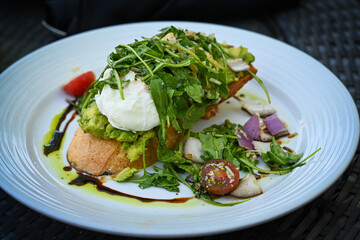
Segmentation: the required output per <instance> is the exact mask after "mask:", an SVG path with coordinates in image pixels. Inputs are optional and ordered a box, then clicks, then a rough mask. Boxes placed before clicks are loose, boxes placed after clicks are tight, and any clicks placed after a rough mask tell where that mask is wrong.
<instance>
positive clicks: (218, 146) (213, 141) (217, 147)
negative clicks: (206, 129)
mask: <svg viewBox="0 0 360 240" xmlns="http://www.w3.org/2000/svg"><path fill="white" fill-rule="evenodd" d="M199 138H200V141H201V143H202V144H201V147H202V148H203V149H204V155H203V158H204V159H206V160H209V159H222V158H223V154H222V153H223V150H224V148H225V145H226V144H227V139H226V138H225V137H223V136H221V137H214V136H213V135H212V134H203V133H199Z"/></svg>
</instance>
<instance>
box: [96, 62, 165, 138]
mask: <svg viewBox="0 0 360 240" xmlns="http://www.w3.org/2000/svg"><path fill="white" fill-rule="evenodd" d="M111 75H112V69H107V70H106V71H105V72H104V74H103V78H102V79H100V81H101V80H105V79H107V78H109V77H111ZM121 78H122V80H125V81H127V80H129V82H127V83H125V84H123V93H124V100H123V99H122V98H121V96H120V92H119V90H118V89H112V88H111V87H110V86H109V85H108V84H106V85H105V86H104V88H103V90H102V92H101V94H97V95H96V96H95V101H96V104H97V106H98V108H99V110H100V112H101V113H102V114H103V115H105V116H106V117H107V118H108V120H109V122H110V124H111V125H112V126H114V127H115V128H118V129H121V130H127V131H147V130H150V129H152V128H154V127H156V126H158V125H160V120H159V115H158V112H157V110H156V106H155V103H154V100H153V99H152V96H151V93H150V88H149V86H148V85H146V84H145V83H144V82H143V81H141V79H140V78H139V77H137V76H136V74H135V72H133V71H130V72H129V73H128V74H126V75H125V76H122V77H121Z"/></svg>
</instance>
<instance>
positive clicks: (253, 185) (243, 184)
mask: <svg viewBox="0 0 360 240" xmlns="http://www.w3.org/2000/svg"><path fill="white" fill-rule="evenodd" d="M262 193H263V191H262V189H261V186H260V184H259V183H258V181H257V180H256V178H255V177H254V175H252V174H250V173H249V174H247V175H246V176H245V177H244V178H242V179H240V182H239V185H238V186H237V187H236V188H235V190H234V191H232V192H231V193H230V195H232V196H234V197H239V198H247V197H254V196H257V195H260V194H262Z"/></svg>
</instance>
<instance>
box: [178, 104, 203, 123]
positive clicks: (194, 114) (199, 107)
mask: <svg viewBox="0 0 360 240" xmlns="http://www.w3.org/2000/svg"><path fill="white" fill-rule="evenodd" d="M206 107H207V105H203V104H199V103H195V104H193V105H191V106H190V107H189V108H188V109H187V110H186V112H185V114H184V118H183V128H184V129H190V128H192V127H193V126H194V125H195V124H196V123H197V122H198V121H199V120H200V119H201V118H202V117H203V116H204V115H205V112H206Z"/></svg>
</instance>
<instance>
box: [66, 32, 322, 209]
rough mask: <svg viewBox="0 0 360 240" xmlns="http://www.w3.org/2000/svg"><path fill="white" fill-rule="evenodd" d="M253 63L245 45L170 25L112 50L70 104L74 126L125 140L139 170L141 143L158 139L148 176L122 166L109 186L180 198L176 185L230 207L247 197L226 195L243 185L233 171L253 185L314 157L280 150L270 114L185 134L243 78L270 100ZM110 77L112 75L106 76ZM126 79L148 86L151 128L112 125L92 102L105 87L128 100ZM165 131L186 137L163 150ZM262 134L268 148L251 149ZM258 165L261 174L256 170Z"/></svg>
mask: <svg viewBox="0 0 360 240" xmlns="http://www.w3.org/2000/svg"><path fill="white" fill-rule="evenodd" d="M254 60H255V57H254V56H253V55H252V54H251V53H250V52H248V49H247V48H245V47H242V46H239V47H233V46H230V45H227V44H225V43H219V42H217V40H216V38H215V37H214V35H206V34H203V33H196V32H193V31H189V30H183V29H180V28H176V27H173V26H171V27H167V28H164V29H161V31H160V33H159V34H157V35H155V36H153V37H151V38H143V39H142V40H135V42H133V43H131V44H127V45H125V44H121V45H118V46H117V47H116V48H115V51H114V52H112V53H111V54H110V55H109V56H108V58H107V66H106V68H105V69H104V71H103V73H102V74H101V75H100V78H99V79H97V80H96V81H94V82H93V83H92V84H91V85H90V86H89V87H88V89H87V91H86V92H85V93H84V94H83V95H82V96H81V97H79V98H78V99H77V101H76V102H72V103H73V104H74V105H75V107H76V110H77V111H78V112H79V113H80V116H81V118H80V120H79V125H80V127H81V128H82V129H83V131H84V132H89V133H92V134H94V135H95V136H98V137H101V138H105V139H115V140H118V141H122V142H124V144H123V145H122V149H123V150H125V151H126V152H127V153H128V154H129V156H130V155H131V156H133V157H132V158H133V160H136V159H137V158H138V157H139V156H141V155H142V159H140V161H141V160H142V161H143V163H144V165H146V164H145V158H146V154H145V150H146V145H147V143H148V142H149V141H150V139H151V138H153V137H156V138H157V139H158V142H159V144H158V147H157V160H158V161H160V162H162V163H163V167H161V168H160V167H157V166H154V167H153V170H154V171H153V172H149V171H147V170H146V168H144V171H143V173H139V172H140V170H139V169H135V168H130V167H127V168H125V169H123V170H122V171H121V172H119V173H118V174H116V175H114V176H113V177H112V178H113V180H115V181H118V182H133V183H137V184H139V187H140V188H148V187H161V188H165V189H166V190H168V191H172V192H178V191H179V184H180V183H182V184H184V185H186V186H187V187H189V188H190V189H191V190H192V192H193V193H194V195H195V196H196V197H197V198H199V199H202V200H203V201H205V202H207V203H210V204H214V205H218V206H232V205H235V204H238V203H241V202H243V201H244V199H247V197H246V196H245V195H238V194H237V193H236V194H232V193H234V192H235V191H240V190H239V189H238V188H239V187H240V185H241V182H242V180H243V179H241V178H240V177H239V171H242V172H246V173H248V174H250V175H252V176H254V177H255V179H258V178H259V176H260V174H286V173H289V172H291V171H292V170H293V169H295V168H296V167H300V166H302V165H303V164H305V161H306V160H307V159H308V158H309V157H311V156H312V155H313V154H315V152H314V153H313V154H311V155H310V156H309V157H307V158H304V159H303V160H301V159H302V157H303V156H302V154H296V153H295V152H293V151H290V150H284V149H283V148H282V147H280V146H279V145H278V144H277V143H276V140H275V139H278V138H279V136H280V137H281V136H284V132H287V131H284V129H285V128H286V127H284V125H281V121H280V120H279V119H278V118H277V116H274V115H275V114H271V116H265V117H263V116H260V115H259V114H257V113H256V114H253V115H252V117H251V121H250V120H249V122H247V123H246V124H245V125H246V126H245V125H239V124H236V123H232V122H230V121H229V120H226V121H225V122H224V123H223V124H221V125H213V126H211V127H208V128H205V129H203V131H201V132H192V131H191V128H192V127H193V126H194V125H195V124H196V123H197V122H198V121H199V120H200V119H201V118H203V117H204V116H205V114H206V112H207V109H208V107H209V106H211V105H217V104H219V102H221V100H223V99H227V98H228V97H229V92H230V89H229V86H230V85H229V84H231V83H233V82H236V81H239V80H240V79H242V78H243V77H246V76H250V77H251V78H254V79H255V80H256V81H257V82H258V83H259V84H260V85H261V87H262V88H263V89H264V91H265V93H266V95H267V97H268V101H269V102H270V98H269V94H268V92H267V90H266V88H265V86H264V84H263V82H262V81H261V80H260V79H259V78H258V77H257V76H256V74H255V73H256V71H255V72H254V71H252V70H251V63H252V62H253V61H254ZM109 71H111V74H110V75H107V76H105V75H106V74H107V72H109ZM132 73H133V74H134V75H135V77H134V78H135V79H136V80H135V81H141V82H142V83H145V84H146V86H147V88H148V89H149V92H150V94H151V98H152V101H153V102H154V105H155V108H156V113H155V115H156V117H158V119H155V120H156V121H158V123H157V125H156V126H155V127H152V128H150V129H146V128H144V129H141V130H134V129H131V128H129V129H127V128H126V127H116V126H114V124H113V122H112V120H111V118H110V117H109V116H105V115H104V114H103V111H102V110H101V106H99V104H98V96H99V95H100V94H102V92H103V91H105V88H109V87H110V88H111V89H112V90H115V91H116V95H117V97H119V98H121V99H122V100H126V98H127V95H126V94H127V91H128V87H127V86H128V85H129V83H130V82H131V81H132V80H129V79H126V77H124V76H128V75H129V74H132ZM99 109H100V110H99ZM122 117H126V116H122ZM155 120H154V121H155ZM156 121H155V122H156ZM170 126H171V127H173V128H174V129H175V130H176V131H177V132H178V133H179V134H180V133H181V134H182V135H183V136H184V137H183V139H182V140H181V141H180V144H178V145H177V146H176V147H175V148H174V149H169V148H168V147H167V146H166V139H167V132H166V129H167V128H168V127H170ZM264 130H265V134H267V135H268V136H269V137H268V138H267V140H266V141H267V142H268V143H267V144H268V145H269V146H270V147H269V149H267V150H261V149H257V148H255V147H254V145H255V144H254V141H260V142H261V141H262V140H263V138H262V135H261V134H263V133H264ZM279 134H282V135H279ZM286 134H287V135H288V132H287V133H285V136H286ZM134 149H136V150H134ZM317 151H318V150H317ZM259 161H262V162H264V163H265V164H266V165H267V168H266V169H262V168H260V167H258V162H259ZM228 194H230V195H233V196H235V197H238V198H243V200H241V201H235V202H231V203H220V202H217V201H216V200H215V197H216V196H220V195H221V196H222V195H228Z"/></svg>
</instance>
